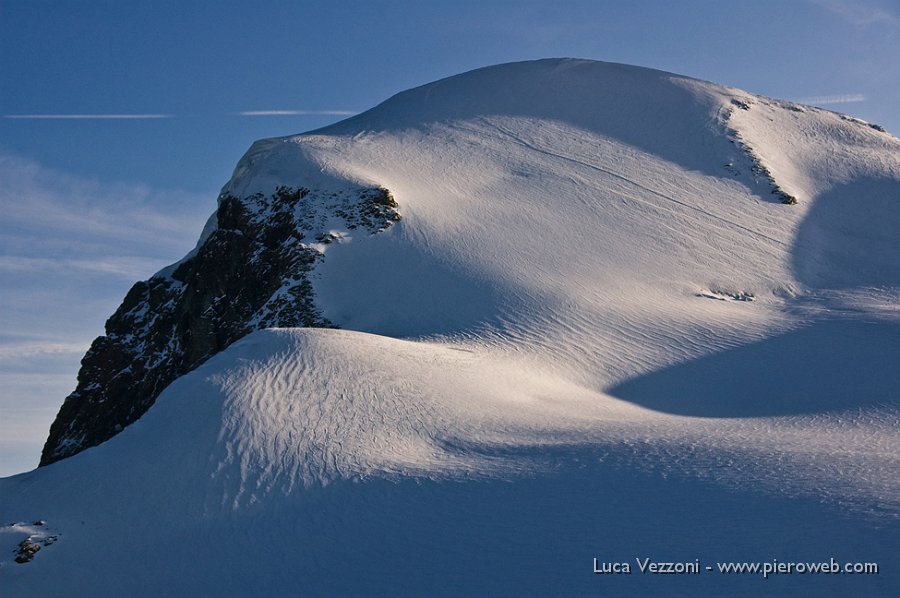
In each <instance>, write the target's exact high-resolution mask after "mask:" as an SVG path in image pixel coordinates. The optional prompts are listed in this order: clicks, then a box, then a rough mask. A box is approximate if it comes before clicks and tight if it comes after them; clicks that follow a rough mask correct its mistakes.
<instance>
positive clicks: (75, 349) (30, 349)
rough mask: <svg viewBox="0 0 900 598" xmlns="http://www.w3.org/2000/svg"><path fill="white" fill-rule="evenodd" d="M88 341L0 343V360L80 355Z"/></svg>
mask: <svg viewBox="0 0 900 598" xmlns="http://www.w3.org/2000/svg"><path fill="white" fill-rule="evenodd" d="M89 346H90V342H85V341H68V342H26V343H10V344H2V345H0V361H5V360H10V359H23V358H29V357H46V356H49V355H82V354H84V352H85V351H87V349H88V347H89Z"/></svg>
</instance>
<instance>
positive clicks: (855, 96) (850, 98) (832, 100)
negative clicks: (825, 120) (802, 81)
mask: <svg viewBox="0 0 900 598" xmlns="http://www.w3.org/2000/svg"><path fill="white" fill-rule="evenodd" d="M795 101H796V102H798V103H800V104H813V105H819V104H852V103H853V102H865V101H866V96H864V95H863V94H861V93H847V94H842V95H834V96H811V97H808V98H798V99H797V100H795Z"/></svg>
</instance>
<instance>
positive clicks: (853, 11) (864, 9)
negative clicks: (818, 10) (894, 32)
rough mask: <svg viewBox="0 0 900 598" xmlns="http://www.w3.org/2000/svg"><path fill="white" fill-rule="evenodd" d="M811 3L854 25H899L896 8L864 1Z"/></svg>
mask: <svg viewBox="0 0 900 598" xmlns="http://www.w3.org/2000/svg"><path fill="white" fill-rule="evenodd" d="M811 2H812V3H813V4H815V5H817V6H821V7H822V8H824V9H826V10H828V11H830V12H832V13H834V14H836V15H838V16H840V17H841V18H843V19H846V20H847V21H849V22H850V23H852V24H854V25H860V26H865V25H872V24H875V23H881V24H889V25H896V24H900V11H898V10H897V8H896V6H891V5H889V4H886V3H880V2H877V1H876V2H872V1H866V0H811Z"/></svg>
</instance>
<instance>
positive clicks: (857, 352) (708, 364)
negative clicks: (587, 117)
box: [609, 320, 900, 417]
mask: <svg viewBox="0 0 900 598" xmlns="http://www.w3.org/2000/svg"><path fill="white" fill-rule="evenodd" d="M898 364H900V326H898V325H897V324H894V323H888V322H879V323H870V322H862V321H855V320H841V321H822V322H816V323H814V324H812V325H810V326H808V327H806V328H802V329H799V330H794V331H791V332H788V333H785V334H781V335H779V336H775V337H772V338H769V339H766V340H764V341H761V342H757V343H753V344H750V345H746V346H744V347H740V348H737V349H733V350H730V351H725V352H722V353H716V354H714V355H710V356H708V357H704V358H701V359H697V360H694V361H689V362H687V363H683V364H679V365H675V366H672V367H669V368H665V369H663V370H659V371H657V372H653V373H650V374H647V375H644V376H641V377H639V378H635V379H633V380H630V381H627V382H625V383H623V384H620V385H618V386H616V387H614V388H612V389H610V390H609V394H611V395H613V396H616V397H618V398H621V399H624V400H626V401H630V402H632V403H636V404H638V405H641V406H643V407H647V408H649V409H654V410H657V411H664V412H667V413H673V414H676V415H690V416H699V417H766V416H779V415H801V414H813V413H824V412H829V411H839V410H844V409H855V408H858V407H869V406H874V405H885V404H890V405H894V406H898V405H900V367H898Z"/></svg>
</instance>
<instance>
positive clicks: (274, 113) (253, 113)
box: [238, 110, 359, 116]
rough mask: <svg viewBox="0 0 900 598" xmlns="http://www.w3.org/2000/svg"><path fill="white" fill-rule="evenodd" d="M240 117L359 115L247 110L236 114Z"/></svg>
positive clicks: (341, 112) (329, 111)
mask: <svg viewBox="0 0 900 598" xmlns="http://www.w3.org/2000/svg"><path fill="white" fill-rule="evenodd" d="M238 114H239V115H240V116H303V115H319V116H353V115H354V114H359V113H358V112H354V111H352V110H247V111H244V112H238Z"/></svg>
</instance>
